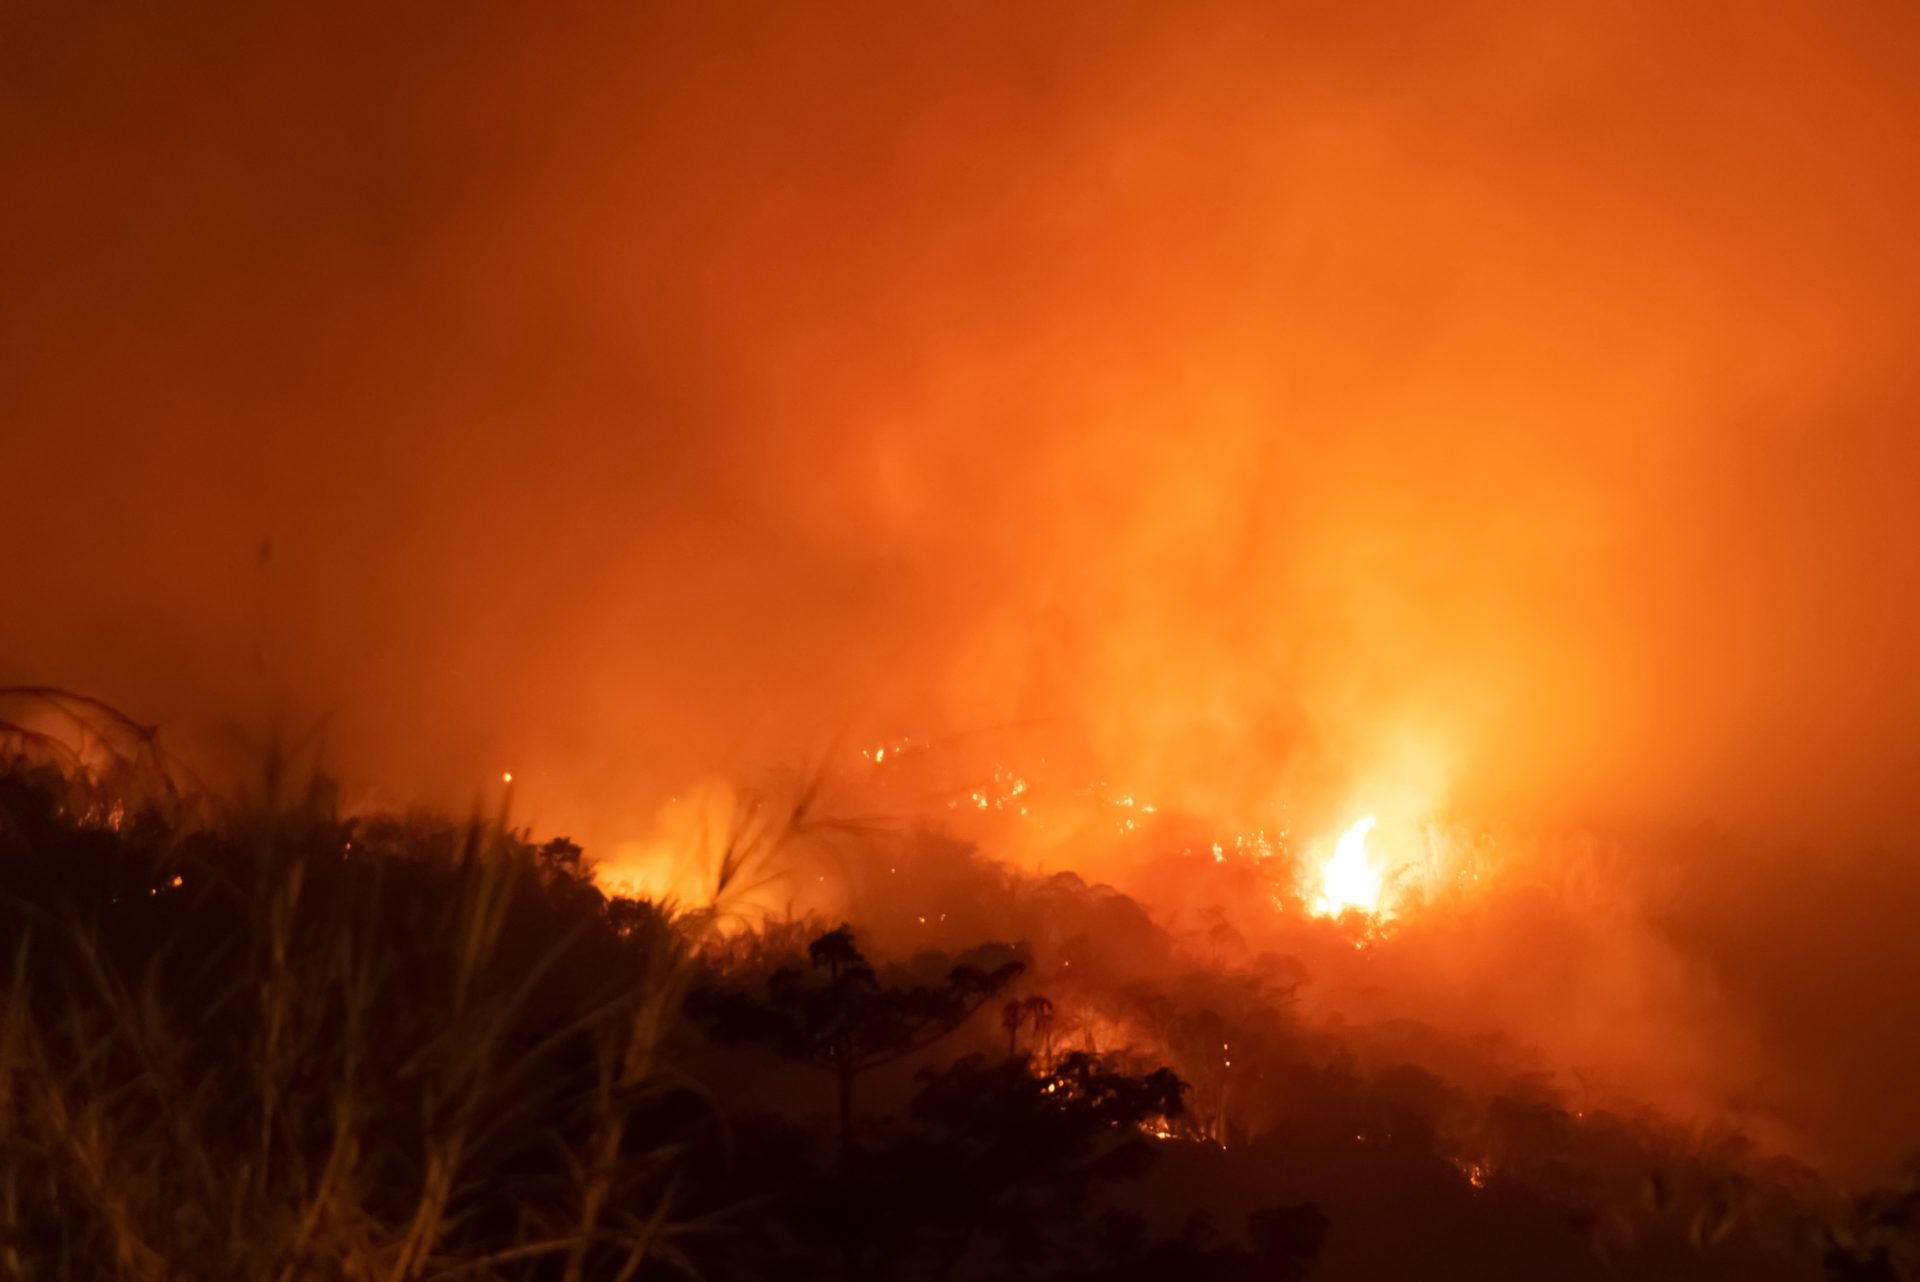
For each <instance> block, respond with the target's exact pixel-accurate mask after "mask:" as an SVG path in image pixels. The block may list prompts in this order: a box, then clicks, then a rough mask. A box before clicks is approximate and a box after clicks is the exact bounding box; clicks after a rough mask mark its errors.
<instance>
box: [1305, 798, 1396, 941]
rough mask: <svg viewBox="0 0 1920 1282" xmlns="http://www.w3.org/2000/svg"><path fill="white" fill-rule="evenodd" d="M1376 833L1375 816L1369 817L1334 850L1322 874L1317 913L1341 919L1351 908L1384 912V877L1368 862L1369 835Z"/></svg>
mask: <svg viewBox="0 0 1920 1282" xmlns="http://www.w3.org/2000/svg"><path fill="white" fill-rule="evenodd" d="M1372 831H1373V816H1372V815H1368V816H1367V817H1366V818H1364V819H1362V820H1361V821H1360V822H1359V823H1357V824H1355V825H1354V826H1353V827H1351V828H1349V829H1347V832H1346V835H1345V836H1344V837H1342V838H1340V842H1339V844H1338V845H1336V846H1335V847H1334V848H1333V858H1331V859H1329V860H1327V866H1326V867H1325V868H1324V869H1322V870H1321V873H1320V888H1321V889H1320V897H1319V898H1318V899H1316V900H1314V903H1313V911H1314V912H1316V913H1319V914H1320V915H1322V916H1325V917H1337V916H1339V915H1340V914H1341V913H1343V912H1345V911H1346V910H1347V909H1349V908H1358V909H1359V910H1360V911H1361V912H1363V913H1375V912H1378V911H1379V910H1380V874H1379V872H1378V871H1376V870H1375V869H1374V868H1373V866H1372V865H1370V864H1369V863H1368V862H1367V834H1368V833H1370V832H1372Z"/></svg>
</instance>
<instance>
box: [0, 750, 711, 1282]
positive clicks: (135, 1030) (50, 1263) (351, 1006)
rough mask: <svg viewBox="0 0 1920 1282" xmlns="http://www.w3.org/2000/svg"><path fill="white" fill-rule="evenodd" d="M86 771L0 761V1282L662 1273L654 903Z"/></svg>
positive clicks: (670, 943) (519, 844)
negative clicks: (123, 791)
mask: <svg viewBox="0 0 1920 1282" xmlns="http://www.w3.org/2000/svg"><path fill="white" fill-rule="evenodd" d="M79 764H80V763H77V762H72V761H68V762H60V761H49V760H45V759H41V760H34V759H31V757H30V755H21V756H16V757H15V758H14V760H13V761H12V763H11V764H10V765H8V766H6V767H5V768H3V769H0V930H3V931H4V939H5V947H4V949H0V1274H3V1275H4V1276H5V1277H7V1278H10V1279H11V1278H17V1279H32V1280H38V1279H62V1280H65V1279H96V1278H118V1279H126V1280H128V1282H162V1280H165V1279H181V1278H189V1277H190V1278H196V1279H198V1278H216V1279H228V1278H230V1279H236V1280H238V1279H246V1280H249V1282H252V1280H254V1279H271V1280H274V1282H304V1280H306V1279H352V1280H354V1282H361V1280H364V1282H425V1280H428V1279H436V1280H437V1279H452V1278H471V1279H547V1278H553V1279H565V1280H566V1282H581V1280H584V1279H589V1278H592V1279H600V1278H606V1279H626V1278H631V1277H633V1276H635V1275H636V1274H637V1273H639V1272H641V1271H642V1270H643V1269H645V1270H647V1271H648V1272H649V1273H652V1272H655V1271H657V1270H661V1269H672V1268H684V1267H686V1266H687V1260H686V1255H685V1253H684V1250H683V1245H684V1242H685V1238H686V1235H687V1234H688V1233H691V1232H694V1231H697V1229H698V1228H699V1227H700V1226H699V1225H697V1224H694V1223H690V1222H688V1221H687V1220H685V1219H684V1218H682V1217H680V1216H678V1215H676V1210H675V1204H674V1187H675V1174H676V1160H677V1157H678V1152H679V1150H678V1145H677V1142H676V1133H677V1132H676V1127H677V1126H678V1125H679V1123H678V1122H677V1121H676V1119H678V1118H682V1117H684V1116H685V1114H686V1113H687V1112H688V1106H689V1103H690V1097H689V1096H688V1094H687V1088H685V1087H684V1086H683V1085H681V1084H679V1083H678V1082H677V1081H676V1079H675V1078H674V1076H673V1074H672V1071H671V1069H670V1067H669V1065H668V1064H667V1063H666V1062H665V1057H664V1043H665V1041H666V1039H667V1037H668V1035H669V1033H670V1031H671V1030H672V1028H673V1027H674V1025H675V1022H676V1020H677V1018H678V1013H679V1007H680V1001H681V995H682V992H683V989H684V986H685V983H686V977H687V973H688V961H689V958H688V953H689V947H690V945H689V940H690V938H691V935H690V934H689V932H688V931H686V930H685V929H683V928H682V927H681V926H680V925H677V924H676V922H675V921H673V920H672V919H670V917H669V915H668V914H667V913H666V912H664V911H661V910H659V909H656V908H654V907H653V906H651V905H647V904H644V903H638V902H634V901H609V900H607V899H606V898H604V897H603V896H602V895H601V893H600V892H599V891H598V890H596V889H595V888H594V886H593V885H592V883H591V882H590V880H589V879H588V878H587V877H586V876H585V875H584V873H583V872H582V869H581V866H580V852H579V851H578V849H577V848H574V847H572V846H570V845H567V844H566V843H563V842H558V843H550V844H548V845H545V846H536V845H534V844H532V843H531V842H529V841H528V840H527V839H526V838H525V836H524V835H523V834H519V833H516V832H514V831H512V830H511V829H509V828H508V826H507V825H506V823H505V822H504V817H501V818H495V819H490V820H478V819H476V820H474V821H472V822H469V823H466V824H453V823H449V822H446V821H441V820H433V819H424V818H415V819H405V820H384V821H378V822H356V821H350V820H345V819H342V818H341V817H339V816H338V815H337V814H335V813H334V812H333V809H332V807H331V804H330V802H329V800H328V794H327V792H326V790H325V789H324V788H323V787H315V788H313V789H311V790H309V791H308V792H307V793H306V794H305V795H303V796H301V797H299V798H296V799H294V800H291V801H288V800H284V799H276V798H275V797H274V796H273V795H272V794H273V792H274V791H276V790H275V789H269V795H268V797H267V798H266V799H265V800H264V801H258V800H257V801H256V802H255V803H253V804H251V805H249V806H247V807H245V808H242V809H237V810H233V811H230V812H228V813H225V814H223V815H221V816H219V817H218V818H207V819H205V820H204V821H201V822H188V821H184V820H183V818H182V816H181V814H180V813H179V812H178V811H173V812H166V811H163V810H162V809H161V808H159V807H156V806H155V805H152V804H147V805H144V806H143V805H140V804H139V803H138V801H137V800H136V801H135V803H134V804H133V805H132V807H131V808H129V806H128V805H127V804H123V803H121V802H118V801H114V800H111V799H109V798H106V797H103V795H102V790H103V787H104V786H105V785H104V784H103V780H102V778H101V776H99V775H97V774H93V773H89V772H87V771H84V770H79V769H76V768H75V767H76V766H77V765H79ZM163 791H164V790H163Z"/></svg>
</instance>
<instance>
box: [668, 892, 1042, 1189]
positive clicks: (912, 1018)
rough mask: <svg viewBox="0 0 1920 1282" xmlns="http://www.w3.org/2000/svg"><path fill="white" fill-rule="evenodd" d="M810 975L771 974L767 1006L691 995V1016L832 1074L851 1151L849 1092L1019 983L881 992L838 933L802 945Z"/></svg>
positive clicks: (1012, 968) (964, 970)
mask: <svg viewBox="0 0 1920 1282" xmlns="http://www.w3.org/2000/svg"><path fill="white" fill-rule="evenodd" d="M807 956H808V960H809V961H810V962H811V973H807V972H803V971H800V970H798V969H795V968H793V967H783V968H782V969H780V970H778V971H776V972H775V973H774V975H773V977H772V978H771V979H770V980H769V981H768V984H767V995H766V997H764V998H760V997H756V996H754V995H752V994H750V993H745V992H742V991H740V990H738V989H731V988H707V989H702V990H700V991H698V992H696V993H695V994H694V995H693V998H692V1000H691V1001H690V1002H689V1004H688V1009H689V1011H691V1012H692V1013H693V1014H694V1016H695V1017H696V1018H699V1019H700V1020H702V1021H703V1022H704V1023H705V1024H706V1025H707V1027H708V1028H709V1029H710V1030H711V1031H712V1034H713V1036H714V1038H715V1040H717V1041H721V1042H728V1043H735V1044H741V1043H746V1044H754V1045H760V1046H765V1047H767V1048H769V1049H770V1050H772V1051H774V1052H775V1053H776V1054H779V1055H783V1056H786V1057H787V1058H789V1059H797V1060H804V1061H808V1062H811V1063H816V1064H820V1065H823V1066H825V1067H826V1068H828V1069H829V1070H831V1071H832V1073H833V1076H834V1085H835V1104H836V1107H837V1111H838V1115H839V1123H840V1146H841V1149H842V1151H843V1152H844V1151H846V1150H847V1149H849V1148H851V1147H852V1144H853V1120H854V1106H853V1089H854V1083H855V1081H856V1079H858V1078H859V1076H860V1075H861V1074H862V1073H865V1072H867V1071H869V1070H871V1069H875V1068H878V1067H880V1066H881V1065H883V1064H890V1063H893V1062H894V1061H896V1060H900V1059H904V1058H906V1057H907V1056H909V1055H913V1054H915V1053H917V1052H919V1051H922V1050H925V1049H926V1048H927V1047H928V1046H931V1045H932V1044H933V1043H935V1042H937V1041H939V1040H940V1039H941V1038H943V1037H945V1036H946V1035H947V1034H949V1033H951V1032H953V1031H954V1030H955V1029H957V1028H959V1027H960V1026H961V1025H962V1024H964V1023H965V1022H966V1021H967V1020H968V1019H969V1018H970V1017H971V1016H972V1015H973V1013H974V1012H975V1011H977V1010H979V1009H980V1007H981V1006H983V1005H985V1004H986V1003H987V1002H989V1001H991V1000H993V999H994V998H995V997H996V996H998V995H999V994H1000V992H1001V991H1002V990H1004V989H1005V988H1006V986H1007V985H1008V984H1010V983H1012V982H1013V981H1014V979H1015V978H1016V977H1018V976H1019V974H1020V972H1021V970H1022V967H1021V965H1020V963H1019V962H1007V963H1005V964H1004V965H1001V966H998V967H996V968H995V969H993V970H991V971H983V970H981V969H980V968H978V967H976V966H968V965H959V966H955V967H953V969H952V970H950V971H948V972H947V977H946V982H945V983H943V984H940V985H938V986H933V985H927V984H916V985H913V986H910V987H899V986H894V985H888V984H883V983H882V982H881V981H880V978H879V976H878V975H876V974H875V973H874V969H873V967H872V966H870V965H868V964H867V959H866V958H865V957H864V956H863V955H862V954H861V952H860V949H859V948H858V947H857V946H856V945H855V943H854V939H853V931H852V930H851V928H849V927H847V926H844V925H843V926H840V927H839V928H837V929H835V930H830V931H828V932H827V933H826V934H824V935H821V936H820V937H819V938H817V939H815V940H814V941H813V942H812V943H810V944H808V945H807Z"/></svg>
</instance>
